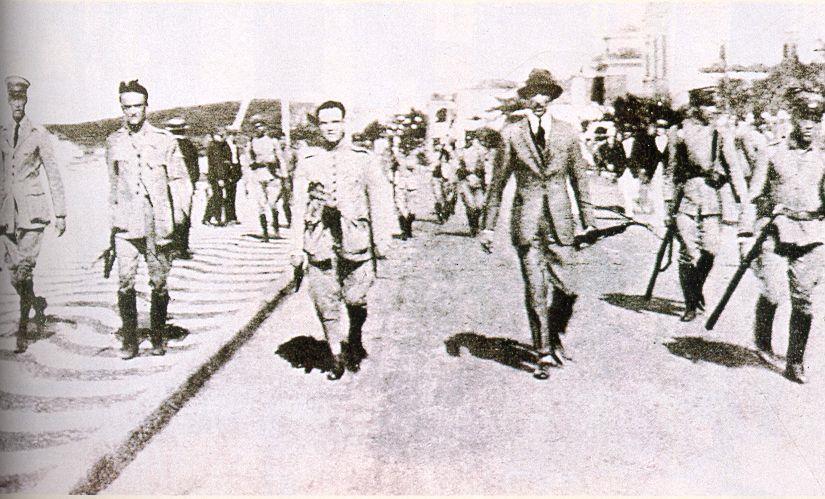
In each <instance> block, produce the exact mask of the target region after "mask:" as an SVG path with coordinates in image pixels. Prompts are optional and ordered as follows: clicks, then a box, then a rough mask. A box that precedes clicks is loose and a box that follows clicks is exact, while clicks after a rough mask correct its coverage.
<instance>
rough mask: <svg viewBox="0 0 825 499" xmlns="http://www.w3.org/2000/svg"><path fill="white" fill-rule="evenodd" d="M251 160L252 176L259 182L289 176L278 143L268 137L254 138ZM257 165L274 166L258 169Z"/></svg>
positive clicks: (250, 149)
mask: <svg viewBox="0 0 825 499" xmlns="http://www.w3.org/2000/svg"><path fill="white" fill-rule="evenodd" d="M249 159H250V160H251V165H250V168H252V176H253V178H255V180H258V181H259V182H266V181H268V180H274V179H275V177H286V176H287V172H286V170H285V167H284V158H283V155H282V154H281V148H280V147H279V145H278V141H276V140H275V139H273V138H272V137H270V136H268V135H264V136H263V137H253V138H252V140H251V141H250V142H249ZM256 163H257V164H267V165H273V166H272V167H271V168H256V167H255V165H256Z"/></svg>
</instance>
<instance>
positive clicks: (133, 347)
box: [117, 289, 139, 360]
mask: <svg viewBox="0 0 825 499" xmlns="http://www.w3.org/2000/svg"><path fill="white" fill-rule="evenodd" d="M117 308H118V311H119V312H120V321H121V324H122V325H121V328H120V336H121V338H122V341H123V348H122V354H121V356H120V358H121V359H123V360H129V359H133V358H135V357H137V356H138V353H139V350H138V346H139V341H138V336H137V325H138V316H137V295H136V294H135V290H134V289H130V290H128V291H120V292H118V294H117Z"/></svg>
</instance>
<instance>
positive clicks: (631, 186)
mask: <svg viewBox="0 0 825 499" xmlns="http://www.w3.org/2000/svg"><path fill="white" fill-rule="evenodd" d="M617 183H618V184H619V190H620V191H621V193H622V204H623V206H624V211H625V214H627V215H632V214H633V212H634V211H636V200H637V199H638V198H639V189H640V188H641V185H642V184H641V182H640V181H639V179H638V178H635V177H633V175H632V174H631V173H630V170H629V169H625V171H624V172H623V173H622V175H621V176H620V177H619V179H618V181H617Z"/></svg>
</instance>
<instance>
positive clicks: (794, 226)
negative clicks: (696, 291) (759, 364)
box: [739, 89, 825, 383]
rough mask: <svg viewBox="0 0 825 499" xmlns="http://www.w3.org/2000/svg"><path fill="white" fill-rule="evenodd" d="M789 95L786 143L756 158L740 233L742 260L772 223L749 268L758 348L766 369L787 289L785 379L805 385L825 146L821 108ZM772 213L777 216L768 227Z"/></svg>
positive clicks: (804, 95) (822, 241)
mask: <svg viewBox="0 0 825 499" xmlns="http://www.w3.org/2000/svg"><path fill="white" fill-rule="evenodd" d="M789 94H790V95H789V101H790V102H791V103H792V106H791V108H792V115H791V126H792V128H791V130H792V131H791V133H790V134H789V137H788V140H786V141H775V142H773V143H772V144H770V145H769V146H768V154H765V155H760V156H758V157H757V158H756V166H755V169H754V171H753V177H752V179H751V184H750V188H749V196H748V201H749V204H748V205H747V208H746V209H745V210H743V216H742V217H741V219H740V229H739V236H740V247H741V249H742V254H743V256H744V254H745V253H746V252H747V251H748V250H749V249H750V247H751V246H752V245H753V235H754V234H755V233H757V232H759V231H761V230H762V229H763V228H764V227H766V226H767V224H769V223H770V224H771V225H770V226H769V227H768V229H767V230H769V231H770V232H769V234H770V236H769V238H768V239H767V240H766V241H765V243H764V244H763V245H762V248H761V253H760V256H759V257H758V258H757V259H756V260H755V261H754V263H753V269H754V272H755V273H756V276H757V277H758V278H759V281H760V284H761V290H760V291H761V292H760V295H759V299H758V300H757V302H756V310H755V313H754V316H755V319H754V338H755V342H756V348H757V351H758V352H759V354H760V356H761V357H762V358H763V359H765V360H766V361H768V362H770V363H771V364H775V363H776V362H777V361H778V359H777V358H776V356H775V355H774V354H773V347H772V345H771V340H772V336H773V322H774V315H775V314H776V308H777V306H778V304H779V301H780V300H781V299H782V297H783V296H784V292H785V290H787V289H788V288H790V299H791V317H790V324H789V328H788V329H789V331H788V333H789V337H788V350H787V357H786V366H785V376H786V377H787V378H788V379H790V380H791V381H795V382H797V383H805V381H806V378H805V368H804V363H803V361H804V356H805V347H806V345H807V342H808V335H809V333H810V330H811V322H812V320H813V313H814V310H813V308H812V305H811V296H812V294H813V292H814V289H815V288H816V286H817V285H818V284H820V283H821V282H822V280H823V278H825V149H823V147H822V144H821V143H818V142H817V141H816V140H815V137H816V123H817V121H818V120H819V119H820V118H821V116H822V112H823V110H822V107H821V104H819V102H821V101H818V100H817V99H816V97H817V96H818V95H819V94H818V93H816V92H812V91H810V90H799V89H796V90H794V91H791V92H789ZM754 215H755V216H754ZM772 215H776V217H775V218H774V219H773V221H772V222H771V216H772ZM754 220H755V221H754ZM786 269H787V270H786Z"/></svg>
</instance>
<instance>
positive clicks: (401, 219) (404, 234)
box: [398, 215, 407, 241]
mask: <svg viewBox="0 0 825 499" xmlns="http://www.w3.org/2000/svg"><path fill="white" fill-rule="evenodd" d="M398 226H399V227H401V240H403V241H406V240H407V217H405V216H404V215H398Z"/></svg>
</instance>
